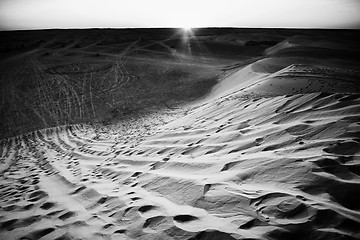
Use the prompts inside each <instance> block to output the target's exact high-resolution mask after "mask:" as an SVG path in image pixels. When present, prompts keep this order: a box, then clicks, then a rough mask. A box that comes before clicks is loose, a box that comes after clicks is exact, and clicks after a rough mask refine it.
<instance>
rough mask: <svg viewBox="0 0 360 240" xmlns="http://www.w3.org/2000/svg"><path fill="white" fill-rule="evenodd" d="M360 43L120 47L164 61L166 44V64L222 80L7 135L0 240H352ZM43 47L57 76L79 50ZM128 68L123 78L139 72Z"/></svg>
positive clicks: (281, 35)
mask: <svg viewBox="0 0 360 240" xmlns="http://www.w3.org/2000/svg"><path fill="white" fill-rule="evenodd" d="M97 31H100V32H101V30H97ZM143 31H145V30H143ZM154 31H155V30H154ZM209 31H210V30H209ZM247 31H249V32H250V33H251V34H250V33H249V32H247ZM145 32H146V31H145ZM84 39H85V38H84ZM357 39H358V33H357V32H356V31H355V32H346V31H344V32H341V34H340V33H338V32H332V31H323V32H322V31H321V30H315V31H310V30H308V32H307V31H306V30H301V31H298V32H297V31H295V30H287V31H285V30H284V31H280V30H268V31H267V32H264V31H262V30H239V31H238V32H234V30H223V31H220V30H213V32H211V31H210V32H209V33H206V34H205V33H204V34H203V35H202V36H199V37H198V38H197V41H199V42H201V41H207V42H206V43H207V45H206V44H204V46H203V47H201V45H200V44H198V47H196V45H195V43H194V47H193V49H192V50H193V53H192V55H191V57H189V54H190V53H189V52H187V51H180V50H178V49H177V48H176V47H173V46H171V41H161V40H156V41H160V43H161V44H157V45H151V47H146V46H147V44H146V43H144V44H143V45H142V46H145V47H143V49H142V50H141V49H140V48H137V50H136V51H137V52H135V53H134V51H132V50H129V49H130V48H127V47H129V46H131V45H128V44H124V46H126V48H125V49H127V50H126V51H129V52H126V51H122V52H121V53H122V54H124V57H128V60H127V61H129V62H131V61H135V60H136V61H138V62H139V64H140V62H141V61H145V60H144V58H143V57H144V56H145V55H146V56H145V57H146V62H148V61H149V60H148V59H153V60H152V61H154V62H156V61H158V59H163V55H160V52H161V53H162V54H164V50H158V49H156V48H153V46H157V47H159V48H161V46H163V45H165V47H166V48H165V53H166V58H168V57H169V56H170V57H171V59H172V60H171V61H172V62H171V64H174V66H178V65H181V66H185V65H186V66H193V67H191V68H190V70H186V71H191V72H192V74H194V73H193V71H195V72H196V71H197V72H198V75H197V76H200V75H201V77H203V76H205V75H206V76H207V78H209V76H210V75H211V74H213V75H214V76H217V78H218V81H217V83H216V84H215V85H214V86H211V89H210V90H209V91H207V92H206V93H204V94H203V95H201V96H199V97H197V98H191V100H187V101H180V100H179V101H175V100H171V101H170V100H166V101H167V103H166V105H167V107H164V106H162V107H155V108H151V111H146V112H141V114H137V115H134V116H133V115H131V117H128V118H121V119H120V120H119V119H118V120H116V119H111V120H108V121H107V122H106V123H104V121H97V122H92V123H73V124H70V123H69V124H64V125H59V126H54V127H52V126H51V127H48V128H42V129H37V130H34V131H30V132H27V133H22V134H19V135H14V136H10V137H4V138H3V139H2V142H1V148H0V155H1V162H0V173H1V176H0V183H1V185H0V196H1V198H0V236H1V237H0V239H57V240H67V239H169V240H170V239H174V240H175V239H176V240H182V239H193V240H195V239H197V240H221V239H224V240H230V239H282V240H285V239H299V240H300V239H301V240H303V239H360V138H359V137H360V134H359V133H360V84H359V79H360V72H359V71H358V70H359V68H358V67H359V59H360V58H359V56H360V49H359V47H358V46H357ZM249 40H253V41H255V40H256V41H258V42H257V44H258V45H256V44H254V42H251V44H246V42H248V41H249ZM265 40H269V41H270V40H271V41H274V43H273V44H272V45H271V46H269V45H268V44H269V43H268V42H263V43H262V42H261V41H265ZM81 41H82V42H81ZM140 41H144V40H140ZM154 41H155V40H154ZM53 42H54V41H53ZM90 42H91V41H90ZM115 42H116V41H115ZM81 43H85V40H79V43H78V44H81ZM248 43H249V42H248ZM255 43H256V42H255ZM47 44H49V43H47ZM135 44H136V43H135ZM137 44H138V42H137ZM95 45H96V41H95V40H94V39H93V40H92V42H91V44H89V45H87V47H86V49H87V51H90V49H91V47H95ZM115 45H116V44H115ZM110 46H114V43H112V42H111V43H108V45H106V47H104V48H103V52H101V54H105V52H106V51H108V52H109V53H108V54H111V51H115V50H114V49H112V48H111V47H110ZM132 46H134V45H132ZM65 48H66V46H65ZM237 48H239V49H240V50H239V53H237V52H234V50H233V49H237ZM254 48H256V49H255V50H254ZM49 49H53V52H52V53H51V54H53V55H55V56H50V57H49V56H47V55H41V54H42V53H43V52H41V51H40V53H39V52H38V53H37V54H38V55H37V56H38V58H39V59H40V58H41V59H43V58H48V60H47V64H49V62H51V64H52V65H51V67H52V68H53V69H55V68H54V67H57V66H58V65H59V64H58V63H57V61H56V58H60V56H59V55H60V54H65V53H67V54H69V55H71V54H75V55H76V54H79V53H78V52H77V50H76V51H73V50H69V49H71V48H66V49H63V47H61V50H56V49H57V48H56V47H54V46H51V47H49V48H47V50H46V51H49ZM174 49H175V50H174ZM204 49H207V50H206V51H205V50H204ZM98 50H99V49H98ZM176 50H178V51H176ZM43 51H45V50H43ZM141 51H143V52H141ZM84 52H85V51H84ZM84 52H83V53H82V54H84ZM130 52H131V53H130ZM139 52H140V53H139ZM205 52H206V53H207V54H205ZM241 53H244V54H245V53H246V54H245V55H242V54H241ZM6 54H7V53H6ZM16 54H18V55H16V56H6V58H5V57H4V59H5V60H4V62H6V61H10V60H9V59H10V58H12V59H14V58H15V57H18V58H19V57H21V56H20V54H24V53H16ZM57 54H58V55H57ZM126 54H128V56H125V55H126ZM72 56H74V55H72ZM72 56H70V57H72ZM90 57H93V55H91V56H90ZM90 57H89V56H87V57H86V58H83V59H89V58H90ZM100 57H101V56H100ZM63 58H64V55H62V57H61V59H63ZM67 58H69V56H67ZM88 61H90V60H88ZM96 61H99V60H96ZM101 61H103V60H101ZM163 61H165V60H163ZM166 61H167V60H166ZM195 63H196V64H197V65H196V64H195ZM4 64H5V63H4ZM171 64H169V65H168V66H170V65H171ZM191 64H192V65H191ZM194 64H195V65H194ZM61 66H62V65H61ZM126 66H128V67H126ZM142 66H144V65H142ZM152 66H154V65H152ZM171 66H172V65H171ZM194 66H195V67H194ZM56 69H57V71H59V68H56ZM122 69H125V70H127V71H128V73H127V74H124V72H125V70H123V71H122V73H123V75H121V76H129V77H128V78H129V79H130V80H129V81H131V79H132V78H133V77H131V76H134V75H136V76H137V77H138V78H136V79H141V78H142V74H144V75H145V76H146V72H144V71H143V72H141V71H140V70H139V69H138V68H136V64H133V65H131V66H130V65H124V66H122ZM177 69H178V68H177ZM145 70H146V71H149V70H148V68H146V69H145ZM136 71H137V72H136ZM184 71H185V70H184ZM209 71H210V72H211V71H213V72H211V73H209ZM199 72H200V73H199ZM205 73H206V74H205ZM149 74H150V73H149ZM213 75H211V76H213ZM169 76H170V75H169ZM182 76H183V75H182ZM186 76H187V79H188V80H186V81H191V78H195V77H194V76H195V75H190V77H189V75H186ZM134 79H135V78H134ZM189 79H190V80H189ZM186 81H185V80H183V84H187V82H186ZM169 105H171V106H169ZM159 106H160V105H159Z"/></svg>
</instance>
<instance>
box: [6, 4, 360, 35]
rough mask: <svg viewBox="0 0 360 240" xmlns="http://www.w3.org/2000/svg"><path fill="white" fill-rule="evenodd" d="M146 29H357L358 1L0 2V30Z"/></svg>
mask: <svg viewBox="0 0 360 240" xmlns="http://www.w3.org/2000/svg"><path fill="white" fill-rule="evenodd" d="M149 27H187V28H189V27H194V28H195V27H255V28H346V29H349V28H350V29H360V0H178V1H173V0H126V1H125V0H0V30H19V29H26V30H27V29H49V28H149Z"/></svg>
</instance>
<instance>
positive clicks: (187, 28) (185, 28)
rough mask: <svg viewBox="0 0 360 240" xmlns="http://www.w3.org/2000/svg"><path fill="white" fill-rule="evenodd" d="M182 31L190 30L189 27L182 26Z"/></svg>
mask: <svg viewBox="0 0 360 240" xmlns="http://www.w3.org/2000/svg"><path fill="white" fill-rule="evenodd" d="M182 29H183V31H184V32H191V27H183V28H182Z"/></svg>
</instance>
